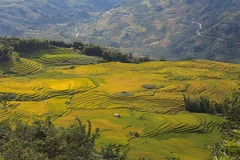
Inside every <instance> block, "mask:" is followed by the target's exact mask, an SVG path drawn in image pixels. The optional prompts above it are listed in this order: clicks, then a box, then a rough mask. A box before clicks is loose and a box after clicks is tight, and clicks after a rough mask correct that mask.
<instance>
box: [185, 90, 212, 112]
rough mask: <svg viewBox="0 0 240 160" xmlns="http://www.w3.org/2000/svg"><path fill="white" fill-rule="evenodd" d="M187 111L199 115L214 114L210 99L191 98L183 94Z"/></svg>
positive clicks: (201, 97)
mask: <svg viewBox="0 0 240 160" xmlns="http://www.w3.org/2000/svg"><path fill="white" fill-rule="evenodd" d="M183 99H184V106H185V110H186V111H189V112H197V113H214V110H213V108H212V107H211V105H210V100H209V98H208V97H204V96H200V97H199V98H190V96H186V95H184V94H183Z"/></svg>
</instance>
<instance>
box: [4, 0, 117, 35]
mask: <svg viewBox="0 0 240 160" xmlns="http://www.w3.org/2000/svg"><path fill="white" fill-rule="evenodd" d="M120 1H121V0H98V1H93V0H81V1H78V0H67V1H66V0H57V1H55V0H31V1H29V0H2V1H1V2H0V15H1V17H0V35H4V36H6V35H21V36H29V37H36V36H39V32H40V33H43V32H45V34H44V35H43V36H44V37H48V38H51V37H52V36H53V35H54V34H53V33H55V36H56V37H55V38H61V39H63V38H64V37H65V38H68V36H67V35H66V33H65V32H64V31H65V30H66V28H69V27H71V26H73V25H74V24H77V23H80V24H81V23H86V22H89V21H91V20H92V19H94V18H96V17H97V16H98V15H99V14H100V13H102V12H104V11H106V10H109V9H111V8H113V7H114V6H115V5H117V4H118V3H119V2H120ZM38 30H39V31H38ZM49 34H50V36H49ZM52 38H53V37H52Z"/></svg>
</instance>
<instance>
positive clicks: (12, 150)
mask: <svg viewBox="0 0 240 160" xmlns="http://www.w3.org/2000/svg"><path fill="white" fill-rule="evenodd" d="M87 126H88V127H86V125H84V124H82V122H81V121H80V119H79V118H76V123H75V124H73V125H71V126H70V127H67V128H64V127H55V126H54V125H53V124H52V123H51V121H50V118H47V119H46V121H45V122H43V121H35V122H34V123H33V124H32V125H28V124H25V123H23V122H17V123H15V124H11V123H10V122H9V121H7V120H5V121H1V122H0V157H1V158H3V159H14V160H26V159H35V160H38V159H39V160H40V159H45V160H50V159H58V160H69V159H71V160H81V159H82V160H85V159H88V160H100V159H118V160H124V159H126V153H125V154H123V155H121V154H120V146H119V145H111V144H110V145H106V146H104V147H102V150H101V151H99V152H97V151H96V150H95V140H96V138H97V137H98V136H99V129H96V131H95V132H92V125H91V122H90V121H88V125H87Z"/></svg>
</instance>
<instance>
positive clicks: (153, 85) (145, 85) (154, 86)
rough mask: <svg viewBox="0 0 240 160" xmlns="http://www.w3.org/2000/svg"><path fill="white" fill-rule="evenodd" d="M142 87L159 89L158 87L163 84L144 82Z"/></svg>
mask: <svg viewBox="0 0 240 160" xmlns="http://www.w3.org/2000/svg"><path fill="white" fill-rule="evenodd" d="M142 87H143V88H146V89H160V88H163V87H164V86H163V85H157V84H144V85H142Z"/></svg>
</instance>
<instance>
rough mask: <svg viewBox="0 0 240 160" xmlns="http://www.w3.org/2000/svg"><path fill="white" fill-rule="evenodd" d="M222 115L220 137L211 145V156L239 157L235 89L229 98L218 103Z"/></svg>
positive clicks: (239, 109) (239, 108)
mask: <svg viewBox="0 0 240 160" xmlns="http://www.w3.org/2000/svg"><path fill="white" fill-rule="evenodd" d="M219 106H220V108H221V109H222V111H221V112H222V114H223V117H224V118H225V119H226V121H225V122H223V123H222V124H221V132H222V139H221V140H220V141H219V142H217V143H216V144H215V146H213V147H212V149H211V150H212V157H211V158H210V159H216V160H224V159H226V160H227V159H231V160H238V159H240V116H239V115H240V92H239V91H236V92H234V93H233V94H232V97H231V98H227V99H225V100H224V101H223V103H221V104H219Z"/></svg>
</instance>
